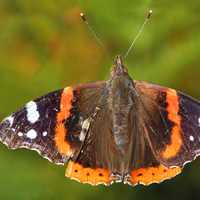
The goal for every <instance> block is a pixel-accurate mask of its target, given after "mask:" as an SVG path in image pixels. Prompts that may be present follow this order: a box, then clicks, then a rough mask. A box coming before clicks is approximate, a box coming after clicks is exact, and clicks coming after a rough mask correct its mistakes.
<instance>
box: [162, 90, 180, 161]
mask: <svg viewBox="0 0 200 200" xmlns="http://www.w3.org/2000/svg"><path fill="white" fill-rule="evenodd" d="M166 102H167V104H168V106H167V112H168V119H169V120H170V121H172V122H173V123H174V126H173V127H172V130H171V143H170V144H168V145H167V146H166V149H165V150H164V151H163V152H162V157H163V158H165V159H169V158H173V157H174V156H176V155H177V153H178V152H179V150H180V148H181V145H182V138H181V127H180V124H181V118H180V116H179V114H178V111H179V101H178V96H177V93H176V91H175V90H173V89H169V90H168V91H167V97H166Z"/></svg>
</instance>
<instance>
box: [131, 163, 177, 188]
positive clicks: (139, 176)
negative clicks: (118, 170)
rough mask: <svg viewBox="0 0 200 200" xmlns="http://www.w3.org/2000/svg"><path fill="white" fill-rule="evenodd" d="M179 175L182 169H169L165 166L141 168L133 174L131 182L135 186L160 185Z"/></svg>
mask: <svg viewBox="0 0 200 200" xmlns="http://www.w3.org/2000/svg"><path fill="white" fill-rule="evenodd" d="M179 173H181V168H180V167H173V168H167V167H165V166H163V165H159V166H157V167H148V168H141V169H136V170H133V171H132V172H131V177H130V182H131V184H133V185H136V184H143V185H149V184H151V183H160V182H161V181H163V180H166V179H170V178H172V177H174V176H176V175H177V174H179Z"/></svg>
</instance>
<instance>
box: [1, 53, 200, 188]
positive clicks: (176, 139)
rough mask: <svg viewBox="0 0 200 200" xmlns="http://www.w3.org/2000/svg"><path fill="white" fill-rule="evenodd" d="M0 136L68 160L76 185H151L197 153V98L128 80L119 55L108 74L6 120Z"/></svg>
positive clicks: (54, 94)
mask: <svg viewBox="0 0 200 200" xmlns="http://www.w3.org/2000/svg"><path fill="white" fill-rule="evenodd" d="M0 140H1V142H2V143H4V144H5V145H6V146H7V147H8V148H10V149H18V148H27V149H30V150H35V151H37V152H38V153H39V154H40V155H41V156H42V157H44V158H47V159H48V160H49V161H51V162H52V163H54V164H58V165H65V164H66V166H67V167H66V172H65V176H66V177H69V178H71V179H75V180H77V181H79V182H81V183H89V184H91V185H98V184H105V185H110V184H112V183H114V182H122V183H125V184H129V185H132V186H135V185H137V184H144V185H149V184H151V183H159V182H161V181H163V180H165V179H170V178H172V177H174V176H176V175H177V174H179V173H180V172H181V171H182V168H183V167H184V165H185V164H186V163H188V162H191V161H192V160H194V159H195V158H196V157H197V156H198V155H199V154H200V102H199V101H197V100H195V99H193V98H192V97H189V96H187V95H185V94H183V93H181V92H179V91H176V90H174V89H170V88H167V87H162V86H158V85H154V84H150V83H146V82H143V81H136V80H133V79H132V78H131V77H130V75H129V74H128V70H127V68H126V67H125V66H124V64H123V60H122V57H121V56H117V57H116V58H115V61H114V66H113V68H112V71H111V76H110V79H109V80H107V81H99V82H95V83H88V84H82V85H77V86H73V87H66V88H64V89H61V90H58V91H55V92H51V93H49V94H47V95H44V96H42V97H40V98H37V99H35V100H33V101H30V102H28V103H27V104H26V105H25V106H24V108H22V109H20V110H19V111H17V112H15V113H13V114H11V115H10V116H9V117H7V118H5V119H4V120H3V121H2V122H1V123H0Z"/></svg>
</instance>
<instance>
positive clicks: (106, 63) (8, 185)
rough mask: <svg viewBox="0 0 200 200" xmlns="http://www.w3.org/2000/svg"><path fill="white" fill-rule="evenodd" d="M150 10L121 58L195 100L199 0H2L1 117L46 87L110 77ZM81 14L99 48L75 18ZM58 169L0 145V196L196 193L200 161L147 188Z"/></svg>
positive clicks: (137, 73)
mask: <svg viewBox="0 0 200 200" xmlns="http://www.w3.org/2000/svg"><path fill="white" fill-rule="evenodd" d="M148 8H152V9H153V16H152V19H151V20H150V22H149V24H148V25H147V26H146V27H145V31H144V32H143V34H142V36H141V38H140V39H139V40H138V41H137V43H136V46H135V48H134V50H133V51H132V52H131V53H130V55H129V56H128V57H127V59H126V60H125V63H126V65H127V66H128V68H129V71H130V74H131V75H132V77H133V78H135V79H140V80H145V81H149V82H154V83H157V84H160V85H166V86H168V87H172V88H176V89H179V90H182V91H184V92H186V93H188V94H190V95H192V96H194V97H196V98H200V89H199V85H200V77H199V74H200V67H199V63H200V56H199V49H200V12H199V10H200V1H199V0H190V1H182V0H175V1H168V0H152V1H150V0H123V1H119V0H118V1H117V0H109V1H108V0H101V1H100V0H99V1H97V0H96V1H92V0H84V1H73V0H40V1H37V0H0V96H1V100H0V119H2V118H4V117H5V116H7V115H9V114H10V113H11V112H13V111H15V110H17V109H18V108H19V107H21V106H22V105H23V104H25V103H26V102H27V101H29V100H31V99H34V98H35V97H38V96H40V95H43V94H45V93H48V92H49V91H53V90H55V89H58V88H62V87H65V86H67V85H71V84H77V83H82V82H91V81H96V80H100V79H106V78H108V76H109V73H110V67H111V65H112V62H113V58H114V56H115V55H116V54H124V53H125V52H126V50H127V48H128V46H129V45H130V42H131V40H132V38H133V36H134V35H135V34H136V33H137V31H138V29H139V27H140V25H141V24H142V23H143V21H144V16H145V14H146V12H147V10H148ZM81 11H84V12H85V13H86V14H87V18H88V20H89V22H90V24H91V25H92V26H93V27H94V29H95V30H96V32H97V34H98V35H99V36H100V38H101V40H102V42H103V43H104V45H105V48H101V47H99V46H98V44H97V42H96V41H95V39H94V38H93V37H92V36H91V33H90V32H89V31H88V29H87V27H86V25H85V24H84V23H83V22H82V21H81V20H80V18H79V13H80V12H81ZM64 171H65V167H59V166H55V165H53V164H51V163H49V162H48V161H47V160H45V159H43V158H41V157H40V156H39V155H38V154H37V153H36V152H33V151H28V150H16V151H11V150H8V149H7V148H6V147H4V145H0V200H1V199H5V200H9V199H16V200H18V199H19V200H22V199H26V200H27V199H31V200H32V199H51V200H54V199H66V200H71V199H73V200H76V199H77V200H84V199H97V200H101V199H109V200H112V199H113V200H114V199H130V200H134V199H140V200H143V199H148V200H154V199H163V200H165V199H166V200H168V199H177V198H180V200H183V199H190V198H193V199H199V198H200V160H199V161H198V160H196V161H195V162H193V163H192V164H188V165H187V166H186V167H185V169H184V172H183V173H182V174H181V175H179V176H177V177H176V178H174V179H172V180H170V181H165V182H163V183H161V184H159V185H158V184H153V185H151V186H148V187H144V186H137V187H135V188H133V187H130V186H128V185H123V184H114V185H112V186H110V187H105V186H98V187H92V186H89V185H84V184H80V183H77V182H75V181H72V180H68V179H66V178H65V177H64Z"/></svg>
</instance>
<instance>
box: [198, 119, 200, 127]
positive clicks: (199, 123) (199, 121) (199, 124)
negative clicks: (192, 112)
mask: <svg viewBox="0 0 200 200" xmlns="http://www.w3.org/2000/svg"><path fill="white" fill-rule="evenodd" d="M198 126H199V127H200V117H199V118H198Z"/></svg>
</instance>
